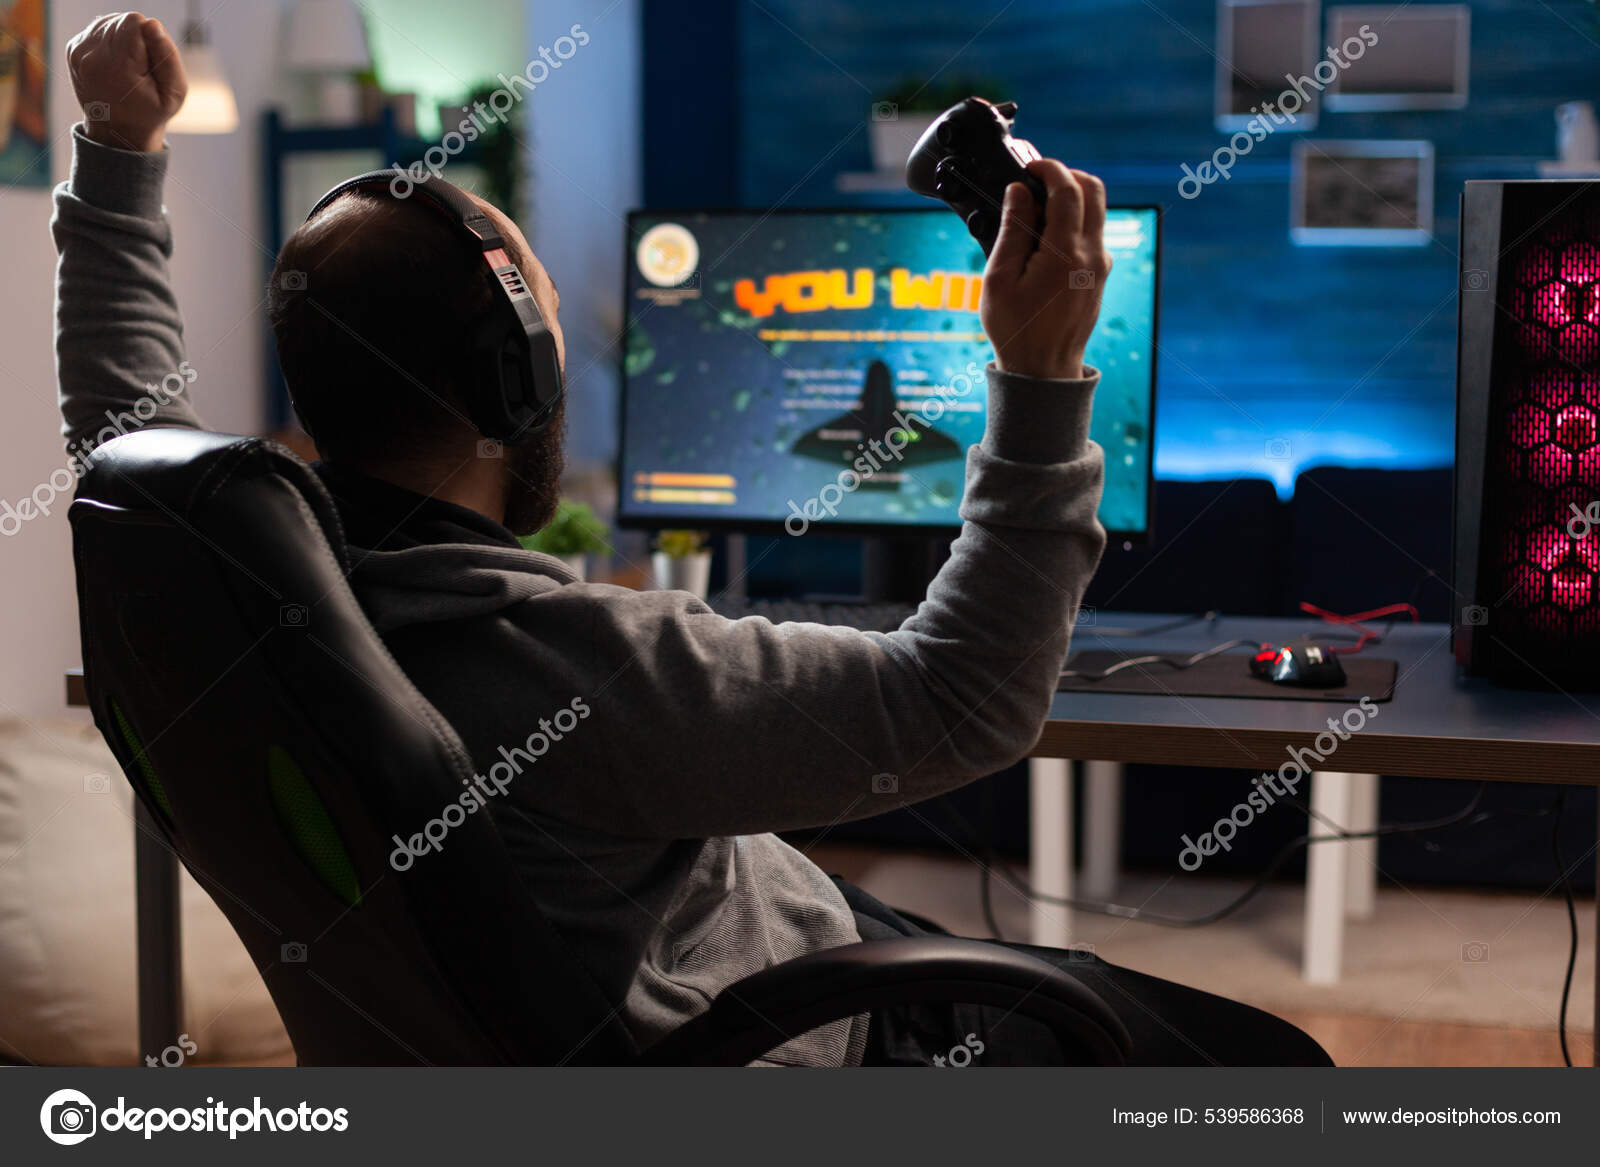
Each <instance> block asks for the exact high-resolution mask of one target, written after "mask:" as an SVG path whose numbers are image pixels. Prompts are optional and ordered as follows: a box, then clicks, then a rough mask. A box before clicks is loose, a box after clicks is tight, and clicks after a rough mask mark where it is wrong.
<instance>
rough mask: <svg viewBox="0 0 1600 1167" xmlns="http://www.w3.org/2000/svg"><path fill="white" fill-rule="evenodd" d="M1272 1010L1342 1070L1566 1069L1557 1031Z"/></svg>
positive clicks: (867, 855) (840, 848) (840, 863)
mask: <svg viewBox="0 0 1600 1167" xmlns="http://www.w3.org/2000/svg"><path fill="white" fill-rule="evenodd" d="M807 853H808V854H809V855H810V856H811V857H812V859H814V860H815V861H816V862H818V863H819V864H821V865H822V867H823V869H824V870H825V871H830V872H837V873H838V874H840V875H842V876H844V877H845V878H846V879H849V880H852V881H855V882H861V881H862V880H863V878H864V877H865V876H866V875H867V873H868V871H869V869H870V868H871V867H872V865H873V864H874V863H875V862H876V861H878V860H879V859H881V858H883V856H884V854H885V853H886V852H884V851H883V850H880V849H878V848H874V847H861V846H852V845H848V844H847V845H828V844H824V845H823V846H820V847H809V848H807ZM1575 991H1576V992H1587V991H1589V988H1588V986H1587V985H1585V984H1583V983H1581V982H1580V984H1579V985H1578V986H1576V987H1575ZM1273 1012H1275V1013H1276V1014H1277V1015H1278V1016H1280V1017H1282V1018H1283V1019H1284V1020H1286V1021H1288V1022H1290V1023H1292V1024H1294V1025H1298V1026H1299V1027H1300V1028H1301V1029H1303V1030H1305V1031H1306V1032H1307V1033H1308V1034H1310V1035H1311V1036H1312V1037H1313V1038H1315V1039H1316V1041H1317V1042H1318V1043H1319V1044H1320V1045H1321V1046H1322V1048H1323V1049H1325V1050H1327V1051H1328V1056H1329V1057H1331V1058H1332V1059H1333V1060H1334V1062H1335V1064H1337V1065H1340V1066H1560V1065H1562V1064H1563V1062H1562V1058H1561V1043H1560V1039H1559V1038H1558V1036H1557V1034H1556V1031H1555V1029H1554V1028H1553V1027H1551V1028H1538V1029H1534V1028H1514V1027H1511V1026H1491V1025H1470V1024H1462V1023H1460V1022H1448V1021H1433V1020H1422V1021H1419V1020H1410V1019H1406V1018H1399V1019H1395V1018H1393V1017H1379V1016H1366V1015H1363V1014H1358V1013H1332V1012H1313V1011H1303V1010H1290V1009H1276V1010H1273ZM1567 1044H1568V1049H1569V1051H1570V1053H1571V1055H1572V1062H1573V1064H1574V1065H1576V1066H1590V1065H1593V1064H1594V1038H1593V1037H1592V1036H1591V1035H1590V1034H1589V1033H1586V1032H1585V1033H1569V1034H1568V1035H1567Z"/></svg>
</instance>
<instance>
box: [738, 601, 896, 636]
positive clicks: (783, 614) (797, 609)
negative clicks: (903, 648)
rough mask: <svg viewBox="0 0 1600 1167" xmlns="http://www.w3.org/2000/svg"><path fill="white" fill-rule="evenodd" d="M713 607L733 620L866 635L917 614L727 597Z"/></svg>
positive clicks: (878, 606) (870, 606)
mask: <svg viewBox="0 0 1600 1167" xmlns="http://www.w3.org/2000/svg"><path fill="white" fill-rule="evenodd" d="M711 607H712V610H713V611H716V612H719V613H720V614H722V615H724V616H726V617H728V619H730V620H738V619H740V618H741V617H744V616H765V617H766V618H767V619H768V620H771V621H772V622H773V623H774V624H784V623H791V622H798V623H806V624H832V625H834V626H835V627H838V628H859V629H861V631H863V632H893V631H894V630H895V629H896V628H898V627H900V625H902V624H904V623H905V622H906V621H907V620H908V619H910V618H911V614H912V613H913V612H915V611H916V610H917V609H916V605H915V604H906V603H899V602H886V603H865V602H862V603H856V602H850V601H844V602H817V601H812V600H747V599H742V598H740V599H734V598H731V597H728V596H718V597H715V598H713V599H712V600H711Z"/></svg>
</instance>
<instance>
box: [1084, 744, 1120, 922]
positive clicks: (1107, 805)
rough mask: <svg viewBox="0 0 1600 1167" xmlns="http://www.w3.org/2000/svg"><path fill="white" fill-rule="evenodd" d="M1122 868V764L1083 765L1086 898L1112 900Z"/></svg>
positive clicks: (1093, 763)
mask: <svg viewBox="0 0 1600 1167" xmlns="http://www.w3.org/2000/svg"><path fill="white" fill-rule="evenodd" d="M1121 867H1122V763H1121V762H1085V763H1084V764H1083V886H1082V898H1084V899H1086V900H1110V899H1114V898H1115V897H1116V894H1117V878H1118V876H1119V875H1120V873H1121Z"/></svg>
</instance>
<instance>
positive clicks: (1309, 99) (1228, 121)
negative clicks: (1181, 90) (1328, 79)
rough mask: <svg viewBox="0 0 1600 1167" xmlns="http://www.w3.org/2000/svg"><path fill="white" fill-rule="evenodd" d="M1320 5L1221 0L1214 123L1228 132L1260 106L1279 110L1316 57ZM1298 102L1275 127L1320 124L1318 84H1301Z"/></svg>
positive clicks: (1301, 0) (1303, 0)
mask: <svg viewBox="0 0 1600 1167" xmlns="http://www.w3.org/2000/svg"><path fill="white" fill-rule="evenodd" d="M1317 29H1318V20H1317V5H1316V4H1315V3H1314V2H1312V0H1217V53H1216V57H1217V68H1216V115H1217V116H1216V121H1217V129H1219V130H1222V131H1224V132H1225V133H1232V132H1234V131H1236V130H1242V129H1245V128H1246V127H1247V126H1248V124H1249V123H1250V121H1251V120H1252V119H1253V118H1255V117H1256V116H1257V115H1258V114H1260V113H1261V110H1262V107H1263V106H1264V105H1265V106H1270V107H1271V108H1272V109H1274V110H1276V109H1277V108H1278V107H1279V105H1280V103H1281V101H1282V98H1283V95H1284V94H1285V93H1286V92H1288V91H1289V90H1290V89H1291V88H1292V86H1293V81H1294V79H1296V78H1300V77H1307V76H1310V75H1311V71H1312V68H1313V66H1314V65H1315V64H1316V60H1317V52H1318V49H1317ZM1295 92H1297V93H1298V94H1299V95H1300V96H1299V98H1297V99H1291V101H1293V102H1294V104H1295V105H1297V106H1300V107H1301V108H1299V109H1298V110H1297V111H1295V112H1292V117H1291V120H1287V121H1284V122H1281V123H1280V122H1278V121H1277V120H1276V119H1274V121H1273V128H1274V130H1275V131H1276V130H1309V129H1311V128H1313V127H1314V126H1315V125H1316V124H1317V99H1318V95H1319V90H1318V87H1316V86H1314V85H1305V86H1301V87H1300V88H1299V89H1296V90H1295Z"/></svg>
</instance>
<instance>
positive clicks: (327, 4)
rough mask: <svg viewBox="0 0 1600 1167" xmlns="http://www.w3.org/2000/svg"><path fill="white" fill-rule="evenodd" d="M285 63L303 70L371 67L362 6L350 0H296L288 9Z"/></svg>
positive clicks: (346, 70) (352, 70) (340, 70)
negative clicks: (362, 21)
mask: <svg viewBox="0 0 1600 1167" xmlns="http://www.w3.org/2000/svg"><path fill="white" fill-rule="evenodd" d="M285 63H286V64H287V65H288V67H289V68H290V69H293V70H295V71H297V72H302V73H359V72H361V71H362V70H363V69H368V68H371V66H372V54H371V52H369V51H368V49H367V30H366V27H365V26H364V25H363V24H362V23H361V9H360V8H359V7H357V6H356V5H355V3H353V0H296V2H295V6H294V8H293V9H291V10H290V12H289V36H288V43H287V45H286V46H285Z"/></svg>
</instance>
